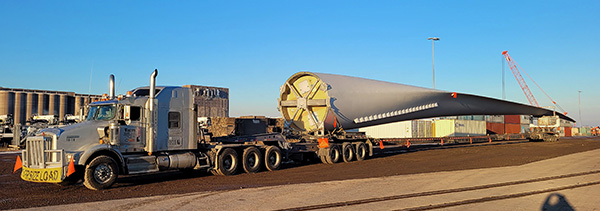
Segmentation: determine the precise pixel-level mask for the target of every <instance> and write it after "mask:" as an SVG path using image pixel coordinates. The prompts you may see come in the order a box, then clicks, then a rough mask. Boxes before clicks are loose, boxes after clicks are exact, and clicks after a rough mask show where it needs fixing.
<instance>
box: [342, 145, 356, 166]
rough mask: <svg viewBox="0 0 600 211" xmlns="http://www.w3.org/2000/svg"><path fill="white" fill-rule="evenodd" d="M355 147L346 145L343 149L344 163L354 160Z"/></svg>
mask: <svg viewBox="0 0 600 211" xmlns="http://www.w3.org/2000/svg"><path fill="white" fill-rule="evenodd" d="M353 148H354V147H352V144H344V146H343V147H342V159H343V160H344V162H346V163H348V162H350V161H352V159H354V149H353Z"/></svg>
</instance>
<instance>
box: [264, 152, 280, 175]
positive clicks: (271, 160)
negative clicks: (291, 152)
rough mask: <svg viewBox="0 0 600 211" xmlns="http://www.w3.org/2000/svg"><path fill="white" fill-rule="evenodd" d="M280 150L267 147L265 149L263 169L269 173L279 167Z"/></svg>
mask: <svg viewBox="0 0 600 211" xmlns="http://www.w3.org/2000/svg"><path fill="white" fill-rule="evenodd" d="M281 160H282V157H281V149H279V147H276V146H267V147H266V148H265V167H266V168H267V170H269V171H275V170H277V169H279V167H280V166H281Z"/></svg>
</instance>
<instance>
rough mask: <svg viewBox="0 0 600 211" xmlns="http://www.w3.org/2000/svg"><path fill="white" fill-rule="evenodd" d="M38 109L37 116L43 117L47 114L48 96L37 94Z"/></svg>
mask: <svg viewBox="0 0 600 211" xmlns="http://www.w3.org/2000/svg"><path fill="white" fill-rule="evenodd" d="M37 95H38V107H37V109H38V110H37V114H38V115H45V114H48V102H49V101H48V95H47V94H44V93H38V94H37Z"/></svg>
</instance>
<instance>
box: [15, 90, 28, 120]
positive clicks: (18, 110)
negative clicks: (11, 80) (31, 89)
mask: <svg viewBox="0 0 600 211" xmlns="http://www.w3.org/2000/svg"><path fill="white" fill-rule="evenodd" d="M26 112H27V93H25V92H16V93H15V115H14V121H15V125H16V124H25V121H27V119H26V118H25V115H26Z"/></svg>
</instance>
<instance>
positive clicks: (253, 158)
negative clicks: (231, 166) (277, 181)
mask: <svg viewBox="0 0 600 211" xmlns="http://www.w3.org/2000/svg"><path fill="white" fill-rule="evenodd" d="M261 165H262V154H261V153H260V150H258V149H257V148H256V147H248V148H246V149H244V154H243V155H242V166H243V167H244V171H246V173H256V172H258V171H259V170H260V166H261Z"/></svg>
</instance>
